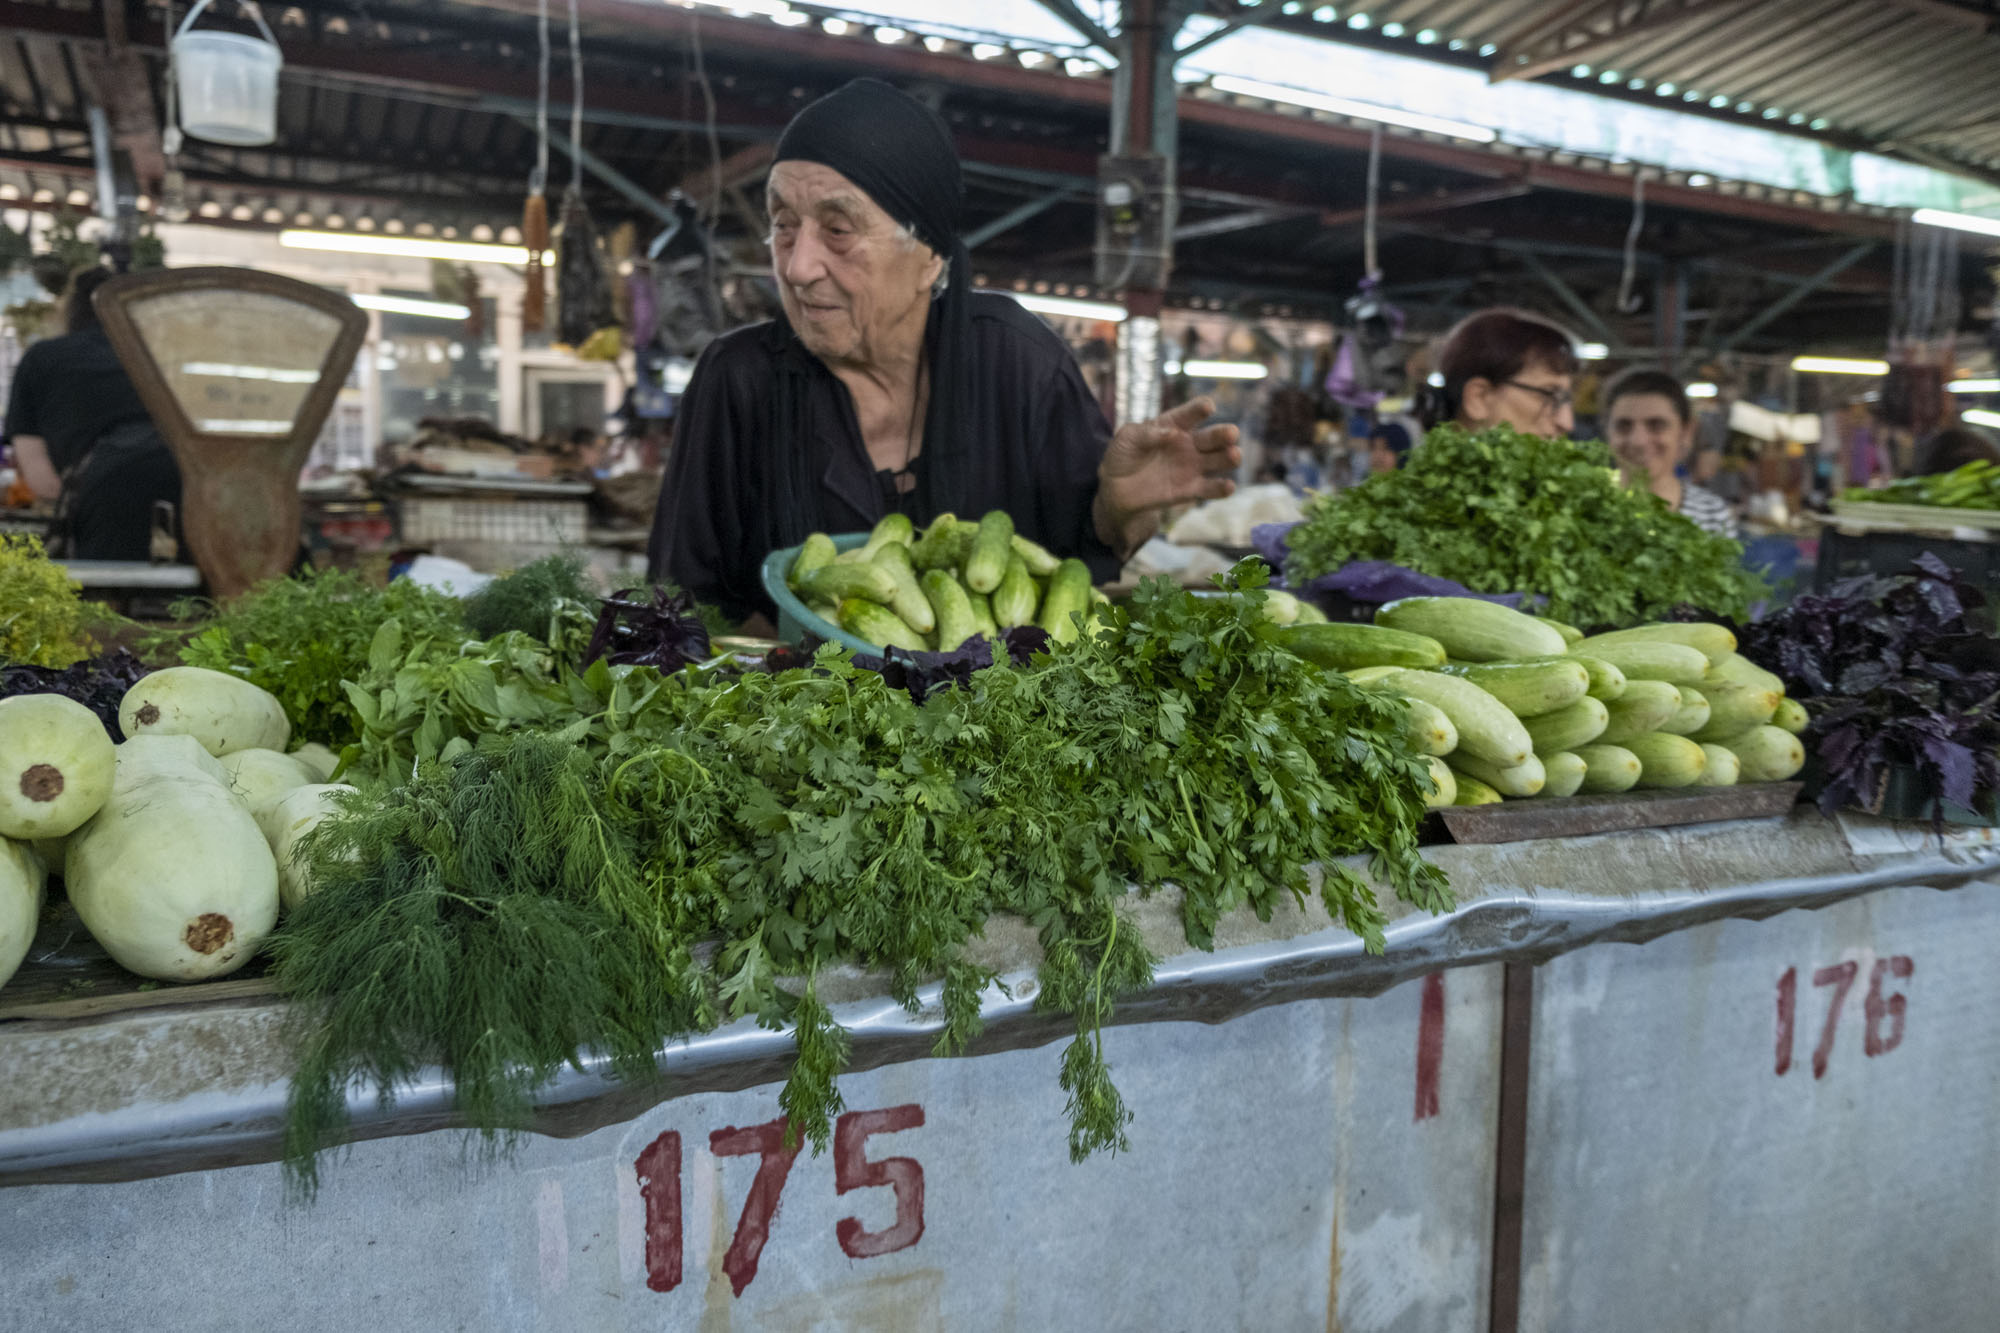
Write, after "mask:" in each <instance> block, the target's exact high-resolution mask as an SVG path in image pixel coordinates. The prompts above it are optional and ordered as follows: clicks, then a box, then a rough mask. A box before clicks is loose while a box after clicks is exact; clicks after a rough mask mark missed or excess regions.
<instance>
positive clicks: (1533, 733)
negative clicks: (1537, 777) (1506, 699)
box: [1526, 695, 1611, 765]
mask: <svg viewBox="0 0 2000 1333" xmlns="http://www.w3.org/2000/svg"><path fill="white" fill-rule="evenodd" d="M1610 724H1611V714H1610V713H1609V712H1608V711H1606V709H1605V707H1604V702H1603V700H1601V699H1592V698H1590V697H1589V696H1588V695H1586V696H1584V697H1583V698H1581V699H1578V700H1577V701H1576V702H1575V703H1573V704H1570V705H1569V706H1568V707H1566V708H1558V709H1556V710H1555V711H1554V712H1552V713H1543V714H1542V715H1541V716H1540V717H1532V718H1529V719H1528V720H1527V722H1526V726H1527V728H1528V739H1529V740H1531V741H1533V742H1534V745H1535V753H1536V754H1538V755H1541V756H1542V760H1543V763H1544V764H1545V765H1546V763H1547V762H1548V756H1550V755H1552V754H1559V753H1561V752H1562V751H1564V750H1574V749H1575V748H1576V747H1577V746H1579V745H1588V744H1590V743H1591V742H1592V741H1594V740H1596V739H1597V738H1598V737H1599V736H1602V735H1603V734H1604V729H1605V728H1606V727H1607V726H1609V725H1610Z"/></svg>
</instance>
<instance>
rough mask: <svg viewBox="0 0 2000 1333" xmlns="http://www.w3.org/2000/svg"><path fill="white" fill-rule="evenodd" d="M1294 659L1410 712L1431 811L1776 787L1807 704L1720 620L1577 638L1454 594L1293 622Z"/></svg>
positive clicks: (1794, 760) (1795, 754)
mask: <svg viewBox="0 0 2000 1333" xmlns="http://www.w3.org/2000/svg"><path fill="white" fill-rule="evenodd" d="M1281 633H1282V635H1283V636H1284V639H1285V642H1286V644H1287V645H1288V646H1289V647H1290V648H1291V649H1292V651H1294V652H1296V653H1298V654H1299V655H1300V656H1302V657H1304V658H1306V659H1308V660H1309V661H1312V662H1316V663H1318V664H1319V665H1321V666H1324V667H1329V668H1332V669H1335V670H1340V671H1345V672H1346V673H1347V674H1348V676H1349V677H1351V678H1352V679H1354V680H1355V681H1356V683H1358V684H1363V685H1367V686H1370V687H1373V688H1377V689H1382V690H1386V691H1390V692H1393V693H1395V694H1397V695H1399V696H1401V697H1402V698H1404V699H1405V700H1406V701H1407V702H1408V704H1409V714H1410V732H1411V737H1412V739H1413V740H1414V742H1415V743H1416V745H1417V747H1418V748H1419V749H1420V750H1422V751H1423V752H1424V753H1425V754H1427V755H1429V756H1431V772H1432V777H1433V780H1434V784H1435V788H1436V790H1435V791H1434V792H1433V794H1432V796H1431V799H1430V804H1431V805H1432V806H1433V807H1437V806H1444V805H1487V804H1491V803H1493V802H1495V801H1499V800H1502V799H1506V798H1522V797H1531V796H1574V795H1576V794H1577V793H1579V792H1588V793H1597V792H1622V791H1629V790H1631V789H1632V788H1634V787H1688V786H1697V785H1699V786H1710V787H1728V786H1734V785H1735V784H1737V783H1739V782H1780V781H1783V780H1784V779H1786V778H1789V777H1791V776H1792V775H1793V774H1795V773H1797V772H1798V771H1799V769H1800V768H1801V767H1802V766H1803V765H1804V764H1805V747H1804V745H1803V744H1801V742H1800V741H1799V733H1800V732H1802V731H1804V730H1805V727H1806V711H1805V709H1804V708H1803V707H1802V706H1801V705H1800V704H1799V703H1798V701H1797V700H1794V699H1788V698H1786V697H1785V686H1784V682H1783V681H1782V680H1780V679H1779V678H1778V677H1776V676H1774V675H1772V674H1771V673H1770V672H1768V671H1765V670H1764V669H1763V668H1762V667H1759V666H1757V665H1756V664H1755V663H1754V662H1751V661H1749V660H1748V659H1747V658H1745V657H1743V656H1741V655H1740V654H1738V653H1737V652H1736V636H1735V635H1734V634H1732V633H1730V631H1729V630H1728V629H1727V628H1726V627H1724V626H1721V625H1706V624H1656V625H1641V626H1638V627H1636V628H1633V629H1622V630H1614V631H1612V632H1611V633H1608V634H1599V635H1595V636H1592V637H1589V638H1586V637H1584V635H1583V634H1582V633H1580V632H1579V631H1577V630H1575V629H1573V628H1571V627H1570V626H1568V625H1564V624H1560V623H1558V622H1556V621H1553V620H1544V619H1540V618H1538V617H1535V616H1531V615H1526V614H1524V613H1522V612H1519V611H1515V610H1511V609H1509V608H1507V607H1504V606H1500V605H1498V604H1496V603H1493V602H1483V601H1479V600H1477V599H1475V598H1466V597H1410V598H1405V599H1403V600H1402V601H1399V602H1391V603H1389V604H1388V605H1387V606H1384V607H1383V608H1382V609H1381V610H1380V611H1379V612H1377V613H1376V617H1375V623H1374V624H1373V625H1294V626H1291V627H1289V628H1287V629H1285V630H1283V631H1281Z"/></svg>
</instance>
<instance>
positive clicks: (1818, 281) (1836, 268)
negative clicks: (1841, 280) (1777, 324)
mask: <svg viewBox="0 0 2000 1333" xmlns="http://www.w3.org/2000/svg"><path fill="white" fill-rule="evenodd" d="M1874 248H1875V242H1873V241H1864V242H1862V243H1861V244H1860V245H1857V246H1855V247H1854V248H1853V249H1852V250H1849V251H1848V252H1847V253H1846V254H1844V255H1842V256H1840V257H1839V258H1838V259H1836V260H1834V261H1833V262H1832V263H1831V264H1828V265H1827V266H1826V267H1825V268H1823V269H1821V270H1820V271H1819V272H1817V273H1815V274H1813V275H1812V276H1811V277H1810V278H1807V279H1806V280H1805V281H1804V282H1802V283H1800V284H1799V285H1798V286H1796V287H1794V288H1792V290H1790V291H1789V292H1786V293H1785V294H1784V295H1783V296H1781V297H1779V298H1778V299H1777V300H1775V301H1773V302H1772V303H1771V304H1770V305H1768V306H1766V307H1764V311H1763V313H1762V314H1760V315H1758V316H1757V317H1756V318H1754V319H1752V320H1750V321H1749V322H1748V323H1746V324H1743V325H1741V326H1739V327H1738V328H1737V329H1736V331H1735V332H1734V333H1731V334H1729V335H1727V336H1726V337H1715V336H1714V334H1713V331H1711V338H1710V342H1709V349H1710V350H1711V351H1712V352H1714V353H1716V354H1717V355H1720V354H1721V353H1723V352H1727V351H1729V350H1730V349H1731V348H1733V347H1735V346H1736V345H1737V344H1739V343H1741V342H1742V341H1743V340H1744V339H1746V338H1750V337H1754V336H1755V335H1756V334H1757V333H1758V332H1759V331H1760V330H1762V329H1764V328H1766V327H1768V326H1769V325H1770V324H1771V323H1772V322H1773V321H1774V320H1776V319H1777V318H1778V317H1779V316H1781V315H1783V314H1785V313H1786V312H1787V311H1789V310H1791V308H1792V307H1793V306H1795V305H1797V304H1798V303H1799V302H1801V301H1803V300H1805V299H1806V298H1807V297H1808V296H1811V295H1812V294H1813V293H1814V292H1816V291H1818V290H1819V289H1820V288H1821V287H1824V286H1825V285H1826V284H1827V283H1828V282H1830V281H1832V280H1833V279H1834V278H1837V277H1839V276H1840V275H1841V274H1842V273H1845V272H1846V271H1847V270H1848V269H1850V268H1852V267H1854V265H1856V264H1858V263H1860V262H1861V261H1862V260H1863V259H1866V258H1867V257H1868V254H1869V252H1870V251H1872V250H1873V249H1874Z"/></svg>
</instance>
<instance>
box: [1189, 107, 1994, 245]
mask: <svg viewBox="0 0 2000 1333" xmlns="http://www.w3.org/2000/svg"><path fill="white" fill-rule="evenodd" d="M1208 82H1209V86H1210V87H1212V88H1214V89H1215V90H1216V91H1217V92H1224V93H1236V94H1239V95H1240V96H1243V97H1260V98H1262V99H1263V100H1265V101H1267V102H1284V103H1286V104H1287V105H1290V106H1302V107H1305V108H1307V109H1309V110H1312V111H1329V112H1332V113H1333V114H1334V115H1336V116H1352V117H1354V118H1355V119H1356V120H1375V121H1380V122H1381V123H1382V124H1384V125H1401V126H1403V127H1404V128H1406V129H1412V130H1426V131H1428V132H1430V133H1432V134H1446V135H1450V136H1451V137H1452V138H1454V139H1470V140H1472V141H1473V142H1475V143H1492V142H1493V141H1494V140H1495V139H1497V138H1499V137H1500V136H1499V135H1497V134H1495V133H1494V132H1493V131H1492V130H1489V129H1487V128H1486V127H1485V126H1484V125H1473V124H1469V123H1468V122H1466V121H1462V120H1447V119H1445V118H1444V117H1442V116H1427V115H1425V114H1423V113H1422V112H1421V111H1404V110H1402V109H1400V108H1398V107H1390V106H1377V105H1375V104H1374V103H1373V102H1357V101H1355V100H1354V99H1353V98H1351V97H1332V96H1329V95H1327V94H1325V93H1313V92H1307V91H1306V90H1305V89H1303V88H1287V87H1285V86H1283V85H1282V84H1276V83H1262V82H1260V81H1258V80H1256V79H1239V78H1237V77H1236V76H1235V75H1234V74H1217V75H1215V76H1214V77H1213V78H1211V79H1210V80H1209V81H1208ZM1996 225H2000V224H1996Z"/></svg>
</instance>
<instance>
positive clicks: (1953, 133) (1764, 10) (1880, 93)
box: [1282, 0, 2000, 176]
mask: <svg viewBox="0 0 2000 1333" xmlns="http://www.w3.org/2000/svg"><path fill="white" fill-rule="evenodd" d="M1613 10H1615V11H1616V12H1617V14H1618V15H1619V16H1620V17H1621V18H1622V19H1623V20H1624V21H1625V23H1629V24H1635V25H1637V26H1634V27H1633V30H1632V31H1631V32H1630V34H1629V35H1626V36H1617V35H1612V36H1611V38H1610V40H1608V41H1598V42H1594V43H1593V44H1592V45H1591V46H1590V48H1589V49H1588V50H1587V51H1583V50H1582V47H1581V43H1583V42H1584V41H1585V40H1586V39H1587V38H1588V36H1589V32H1588V31H1587V30H1586V29H1585V28H1584V27H1583V26H1577V27H1575V28H1573V29H1571V30H1570V32H1569V35H1568V43H1569V44H1570V45H1571V46H1574V47H1576V48H1577V49H1578V50H1579V51H1581V52H1582V57H1583V58H1581V59H1580V60H1579V62H1578V64H1577V66H1576V67H1575V69H1574V70H1573V71H1572V70H1571V69H1558V70H1554V71H1551V72H1549V73H1547V74H1544V75H1542V76H1541V77H1542V79H1543V80H1544V81H1546V82H1552V83H1567V84H1570V85H1572V86H1576V87H1587V88H1590V89H1592V90H1594V91H1600V92H1605V93H1612V94H1616V95H1624V96H1641V97H1646V98H1648V99H1651V100H1657V101H1658V102H1660V103H1661V104H1663V105H1664V104H1671V105H1675V106H1678V107H1681V108H1684V109H1687V110H1700V111H1703V112H1706V113H1713V114H1720V115H1726V116H1728V117H1730V118H1732V119H1736V120H1739V121H1749V122H1751V123H1755V124H1760V125H1766V126H1774V127H1779V128H1792V129H1803V130H1804V131H1806V132H1817V133H1822V134H1828V135H1832V136H1836V137H1839V138H1840V139H1841V140H1842V141H1843V143H1844V145H1845V146H1849V147H1852V146H1855V145H1856V143H1862V144H1866V145H1869V146H1872V147H1876V148H1879V149H1881V150H1884V151H1888V152H1901V153H1903V154H1905V155H1907V156H1911V157H1913V158H1916V159H1918V160H1929V159H1932V158H1943V159H1945V160H1947V161H1949V162H1951V163H1954V164H1957V165H1960V166H1963V167H1967V168H1972V169H1976V170H1981V171H1983V172H1985V173H1987V174H1989V176H1990V175H1992V174H1993V173H2000V77H1996V73H1995V72H1996V70H2000V6H1996V5H1994V4H1993V3H1991V2H1990V0H1987V2H1986V3H1972V2H1971V0H1957V2H1954V0H1708V2H1707V3H1701V0H1619V2H1618V3H1616V4H1613V3H1611V2H1610V0H1607V3H1605V4H1602V5H1598V6H1594V7H1586V6H1579V5H1577V4H1576V3H1574V0H1373V2H1366V0H1364V3H1361V4H1347V5H1318V6H1315V5H1310V4H1307V5H1304V6H1302V7H1301V9H1300V11H1299V12H1297V13H1295V14H1293V15H1291V16H1289V17H1287V18H1285V19H1284V20H1282V26H1284V27H1285V28H1287V29H1289V30H1292V31H1299V32H1311V33H1315V34H1317V35H1320V36H1323V37H1328V38H1332V39H1335V40H1365V41H1367V42H1369V43H1370V44H1382V43H1388V44H1391V45H1392V46H1394V47H1395V48H1396V49H1408V50H1409V51H1410V52H1411V53H1412V54H1432V55H1447V56H1449V55H1452V54H1454V53H1456V55H1457V56H1458V57H1459V58H1476V59H1478V60H1480V61H1481V62H1483V63H1484V64H1485V65H1486V66H1487V67H1488V68H1491V69H1496V70H1497V69H1504V68H1505V62H1506V61H1507V60H1508V58H1509V56H1510V55H1513V54H1514V53H1515V52H1516V51H1518V50H1520V49H1522V48H1521V42H1522V39H1523V38H1524V37H1530V36H1533V35H1535V34H1536V32H1537V29H1538V28H1541V29H1542V30H1543V35H1544V37H1546V34H1547V32H1548V30H1549V28H1548V25H1549V24H1550V23H1552V22H1553V21H1554V20H1556V19H1557V18H1559V17H1561V16H1562V15H1564V14H1568V15H1570V16H1571V20H1572V22H1575V21H1577V20H1589V21H1591V22H1592V23H1594V24H1595V26H1596V29H1597V31H1598V32H1599V33H1600V34H1606V33H1612V32H1613V30H1612V29H1611V28H1609V26H1608V16H1609V15H1610V13H1611V12H1612V11H1613ZM1682 11H1685V12H1682ZM1420 37H1421V38H1422V40H1419V39H1420ZM1546 53H1547V51H1546V47H1545V46H1544V47H1540V48H1539V49H1538V50H1537V54H1538V55H1541V54H1546ZM1612 76H1615V77H1612Z"/></svg>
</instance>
